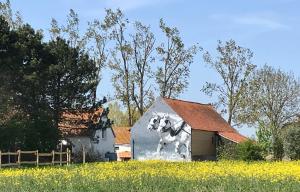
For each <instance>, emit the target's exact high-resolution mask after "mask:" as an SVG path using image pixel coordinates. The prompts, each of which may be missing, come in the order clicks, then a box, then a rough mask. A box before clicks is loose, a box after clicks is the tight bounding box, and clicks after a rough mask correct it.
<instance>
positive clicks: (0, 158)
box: [0, 150, 2, 169]
mask: <svg viewBox="0 0 300 192" xmlns="http://www.w3.org/2000/svg"><path fill="white" fill-rule="evenodd" d="M1 165H2V152H1V150H0V169H1Z"/></svg>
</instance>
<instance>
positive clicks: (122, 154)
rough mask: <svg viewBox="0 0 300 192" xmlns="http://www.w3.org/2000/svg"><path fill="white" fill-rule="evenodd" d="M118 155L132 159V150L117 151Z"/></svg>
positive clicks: (121, 157)
mask: <svg viewBox="0 0 300 192" xmlns="http://www.w3.org/2000/svg"><path fill="white" fill-rule="evenodd" d="M117 156H118V157H119V158H120V159H131V152H130V151H122V152H119V153H117Z"/></svg>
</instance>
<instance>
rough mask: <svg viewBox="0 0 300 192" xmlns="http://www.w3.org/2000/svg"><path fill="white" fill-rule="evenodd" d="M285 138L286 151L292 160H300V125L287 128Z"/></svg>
mask: <svg viewBox="0 0 300 192" xmlns="http://www.w3.org/2000/svg"><path fill="white" fill-rule="evenodd" d="M286 129H287V131H286V133H285V137H284V151H285V154H286V155H288V156H289V157H290V158H291V159H292V160H299V159H300V124H299V123H297V124H293V125H291V126H289V127H288V128H286Z"/></svg>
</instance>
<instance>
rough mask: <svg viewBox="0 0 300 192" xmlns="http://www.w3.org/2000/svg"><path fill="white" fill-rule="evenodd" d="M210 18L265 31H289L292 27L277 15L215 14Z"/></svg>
mask: <svg viewBox="0 0 300 192" xmlns="http://www.w3.org/2000/svg"><path fill="white" fill-rule="evenodd" d="M210 18H211V19H213V20H216V21H221V22H226V23H231V24H235V25H244V26H250V27H255V28H257V29H264V30H272V31H273V30H289V29H290V26H288V25H286V24H284V23H281V22H280V21H279V19H278V17H276V16H275V14H271V13H267V14H266V13H264V14H261V13H257V14H244V15H233V14H213V15H210Z"/></svg>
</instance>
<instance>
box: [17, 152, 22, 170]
mask: <svg viewBox="0 0 300 192" xmlns="http://www.w3.org/2000/svg"><path fill="white" fill-rule="evenodd" d="M17 153H18V164H19V167H20V166H21V150H20V149H19V150H18V151H17Z"/></svg>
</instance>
